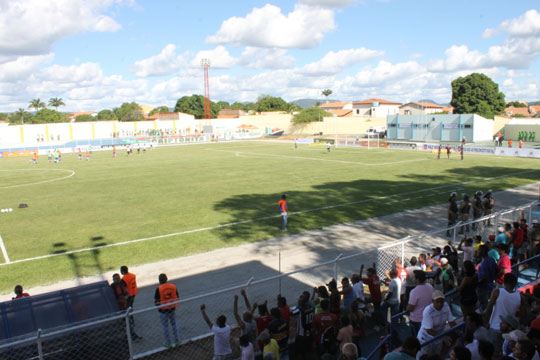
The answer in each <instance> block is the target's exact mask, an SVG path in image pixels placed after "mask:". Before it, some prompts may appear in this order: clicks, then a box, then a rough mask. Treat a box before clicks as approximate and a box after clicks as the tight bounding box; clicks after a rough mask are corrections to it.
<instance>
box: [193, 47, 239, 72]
mask: <svg viewBox="0 0 540 360" xmlns="http://www.w3.org/2000/svg"><path fill="white" fill-rule="evenodd" d="M202 59H209V60H210V67H212V68H216V69H229V68H232V67H234V66H236V65H237V64H238V59H236V58H234V57H232V56H231V54H229V52H228V51H227V49H226V48H225V47H224V46H222V45H219V46H217V47H216V48H215V49H212V50H202V51H199V52H198V53H197V54H196V55H195V57H194V58H193V60H192V61H191V63H190V65H191V66H192V67H200V65H201V60H202Z"/></svg>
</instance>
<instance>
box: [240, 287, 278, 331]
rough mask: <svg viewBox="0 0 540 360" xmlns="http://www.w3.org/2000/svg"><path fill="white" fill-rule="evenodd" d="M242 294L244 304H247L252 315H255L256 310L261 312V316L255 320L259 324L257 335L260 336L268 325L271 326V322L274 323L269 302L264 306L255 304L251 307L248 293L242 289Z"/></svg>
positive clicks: (265, 302) (266, 301)
mask: <svg viewBox="0 0 540 360" xmlns="http://www.w3.org/2000/svg"><path fill="white" fill-rule="evenodd" d="M240 294H242V297H243V298H244V303H245V304H246V307H247V308H248V309H249V311H250V312H251V314H254V313H255V309H257V310H258V311H259V316H256V317H255V318H254V319H255V323H256V324H257V335H259V334H260V333H262V332H263V331H264V330H266V328H267V327H268V324H270V322H271V321H272V317H271V316H270V314H269V313H268V300H265V301H264V303H263V304H262V305H258V304H257V303H253V306H251V305H250V302H249V298H248V296H247V293H246V291H245V290H243V289H242V290H241V291H240Z"/></svg>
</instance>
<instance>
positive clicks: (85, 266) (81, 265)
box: [52, 236, 107, 285]
mask: <svg viewBox="0 0 540 360" xmlns="http://www.w3.org/2000/svg"><path fill="white" fill-rule="evenodd" d="M104 239H105V238H104V237H103V236H93V237H91V238H90V247H91V248H93V249H92V251H90V252H80V253H70V254H67V255H66V256H67V258H68V259H69V260H70V261H71V265H72V268H73V276H74V277H75V279H77V283H78V284H79V285H80V284H81V282H80V278H81V277H83V276H85V275H88V274H94V273H97V274H103V273H104V272H105V271H106V270H107V269H105V268H104V267H103V264H102V262H101V259H100V249H99V248H100V247H103V246H105V245H107V242H105V241H103V240H104ZM52 246H53V251H52V253H53V254H64V253H67V252H68V251H70V250H71V249H69V248H68V244H67V243H65V242H57V243H54V244H53V245H52ZM103 280H105V279H103Z"/></svg>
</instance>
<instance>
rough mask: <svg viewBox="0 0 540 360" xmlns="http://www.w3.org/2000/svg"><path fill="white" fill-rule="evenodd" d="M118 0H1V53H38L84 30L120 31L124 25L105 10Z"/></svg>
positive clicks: (45, 51)
mask: <svg viewBox="0 0 540 360" xmlns="http://www.w3.org/2000/svg"><path fill="white" fill-rule="evenodd" d="M114 3H117V1H114V0H48V1H43V0H25V1H12V0H0V53H2V54H4V55H5V54H12V55H34V54H45V53H48V52H50V50H51V47H52V44H53V43H54V42H56V41H58V40H60V39H63V38H66V37H69V36H72V35H74V34H76V33H78V32H82V31H116V30H118V29H120V27H121V26H120V25H119V24H118V23H116V22H115V21H114V20H113V19H112V18H110V17H108V16H106V15H104V14H102V12H103V11H105V10H107V9H108V8H109V7H110V6H111V5H113V4H114Z"/></svg>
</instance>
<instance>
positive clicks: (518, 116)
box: [512, 114, 527, 118]
mask: <svg viewBox="0 0 540 360" xmlns="http://www.w3.org/2000/svg"><path fill="white" fill-rule="evenodd" d="M512 117H513V118H526V117H527V116H525V115H523V114H514V115H512Z"/></svg>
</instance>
